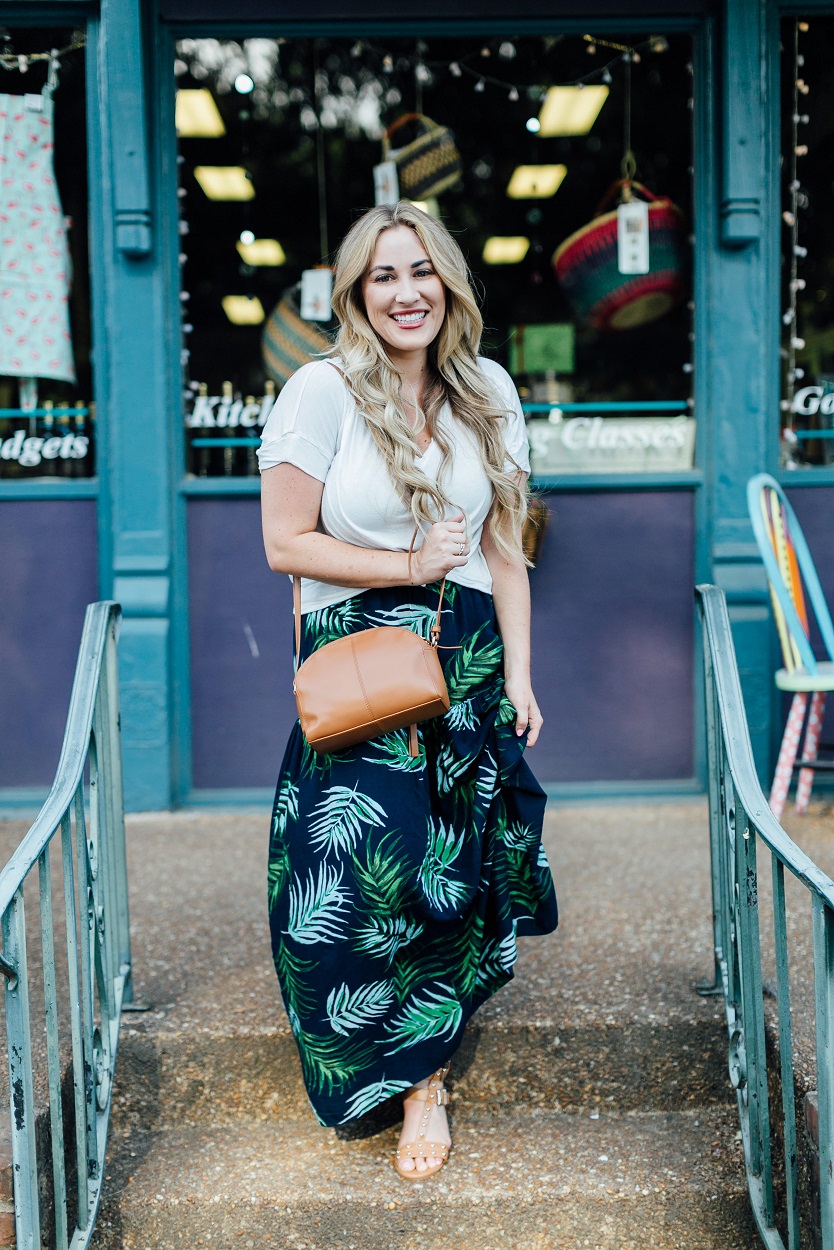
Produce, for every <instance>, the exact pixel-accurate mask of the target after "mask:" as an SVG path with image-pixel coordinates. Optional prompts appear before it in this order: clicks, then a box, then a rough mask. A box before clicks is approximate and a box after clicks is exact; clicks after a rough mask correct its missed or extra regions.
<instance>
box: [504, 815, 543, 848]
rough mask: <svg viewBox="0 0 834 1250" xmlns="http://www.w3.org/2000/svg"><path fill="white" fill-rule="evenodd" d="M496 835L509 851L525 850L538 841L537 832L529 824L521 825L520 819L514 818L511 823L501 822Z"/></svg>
mask: <svg viewBox="0 0 834 1250" xmlns="http://www.w3.org/2000/svg"><path fill="white" fill-rule="evenodd" d="M498 836H499V837H500V838H501V841H502V842H503V843H504V845H505V846H506V847H507V849H508V850H511V851H526V850H529V849H530V848H531V847H532V846H535V844H536V842H537V841H538V837H539V835H538V832H537V830H535V829H533V828H532V826H531V825H523V824H522V823H521V821H520V820H516V821H514V822H513V824H509V823H506V824H503V825H501V826H499V829H498Z"/></svg>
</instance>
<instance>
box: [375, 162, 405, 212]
mask: <svg viewBox="0 0 834 1250" xmlns="http://www.w3.org/2000/svg"><path fill="white" fill-rule="evenodd" d="M399 198H400V180H399V178H398V177H397V165H396V162H395V161H383V162H382V164H381V165H374V203H375V204H396V203H397V201H398V200H399Z"/></svg>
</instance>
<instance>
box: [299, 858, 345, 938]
mask: <svg viewBox="0 0 834 1250" xmlns="http://www.w3.org/2000/svg"><path fill="white" fill-rule="evenodd" d="M349 901H350V892H349V891H348V890H347V889H346V888H344V887H343V886H342V869H339V870H338V871H337V870H336V869H335V868H330V867H329V866H328V865H327V864H320V865H319V875H318V879H317V880H316V879H315V878H314V877H313V873H312V870H311V871H310V872H309V873H308V874H307V881H306V883H305V884H302V882H301V879H300V877H299V876H298V874H297V873H296V874H295V885H293V886H290V908H289V924H288V927H287V928H286V929H285V930H284V932H285V933H287V934H289V936H290V937H291V938H293V939H294V940H295V941H296V942H300V943H301V945H302V946H312V945H314V944H315V943H316V942H337V941H338V940H339V938H341V937H342V936H343V934H344V929H345V925H346V923H347V922H346V920H345V917H344V916H342V915H341V913H342V912H343V911H344V910H345V909H346V908H347V906H348V903H349Z"/></svg>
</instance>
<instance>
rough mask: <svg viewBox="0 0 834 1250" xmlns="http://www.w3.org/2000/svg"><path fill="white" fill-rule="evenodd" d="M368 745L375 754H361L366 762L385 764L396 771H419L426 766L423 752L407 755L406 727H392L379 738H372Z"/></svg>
mask: <svg viewBox="0 0 834 1250" xmlns="http://www.w3.org/2000/svg"><path fill="white" fill-rule="evenodd" d="M368 746H369V747H371V749H372V750H374V751H376V752H377V754H376V755H363V756H362V759H363V760H364V762H365V763H366V764H385V765H386V767H387V768H391V769H393V770H394V772H398V773H419V772H422V771H423V769H424V768H425V767H426V757H425V754H422V753H421V754H420V755H409V752H408V730H407V729H394V730H392V731H391V733H387V734H383V735H382V737H381V738H373V739H372V740H371V741H370V742H369V743H368Z"/></svg>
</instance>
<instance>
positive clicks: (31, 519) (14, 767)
mask: <svg viewBox="0 0 834 1250" xmlns="http://www.w3.org/2000/svg"><path fill="white" fill-rule="evenodd" d="M97 559H98V554H97V545H96V505H95V501H94V500H87V499H78V500H75V499H50V500H31V501H29V500H20V501H17V500H14V501H12V500H4V501H2V502H0V605H2V606H0V657H2V679H0V786H2V787H4V788H5V787H9V788H17V787H20V786H48V785H50V784H51V783H52V779H53V777H54V774H55V766H56V764H57V763H58V755H59V753H60V750H61V742H62V740H63V736H64V725H65V723H66V717H67V710H68V708H69V696H70V690H71V689H72V678H73V674H74V672H75V661H76V656H77V653H78V644H79V642H80V639H81V627H82V625H83V622H84V610H85V608H86V606H87V604H88V603H90V602H92V601H93V600H95V599H97V598H98V570H97Z"/></svg>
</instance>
